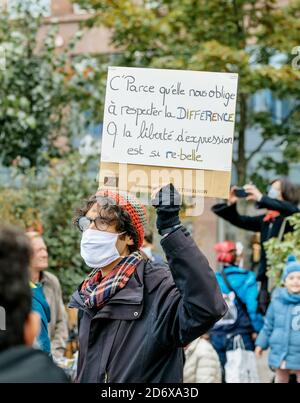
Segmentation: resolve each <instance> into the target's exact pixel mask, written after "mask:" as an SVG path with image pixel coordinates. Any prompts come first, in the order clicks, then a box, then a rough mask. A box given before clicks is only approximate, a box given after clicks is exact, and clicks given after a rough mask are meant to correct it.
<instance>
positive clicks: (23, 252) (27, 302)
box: [0, 226, 32, 351]
mask: <svg viewBox="0 0 300 403" xmlns="http://www.w3.org/2000/svg"><path fill="white" fill-rule="evenodd" d="M30 258H31V248H30V242H29V239H28V238H27V237H26V236H25V235H24V233H22V232H21V231H19V230H17V229H16V228H13V227H10V226H5V227H0V307H1V308H2V310H4V312H5V318H4V319H5V320H4V325H5V328H4V329H3V330H0V351H3V350H5V349H8V348H10V347H14V346H17V345H21V344H24V325H25V322H26V320H27V318H28V315H29V313H30V312H31V304H32V302H31V300H32V295H31V289H30V286H29V262H30Z"/></svg>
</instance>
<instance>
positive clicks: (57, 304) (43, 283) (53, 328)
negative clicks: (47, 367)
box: [27, 232, 68, 359]
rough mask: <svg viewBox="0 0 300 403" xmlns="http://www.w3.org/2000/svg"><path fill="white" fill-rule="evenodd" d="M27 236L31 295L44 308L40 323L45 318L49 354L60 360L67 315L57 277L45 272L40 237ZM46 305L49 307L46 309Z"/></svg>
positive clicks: (46, 254) (44, 260) (46, 258)
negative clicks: (29, 254)
mask: <svg viewBox="0 0 300 403" xmlns="http://www.w3.org/2000/svg"><path fill="white" fill-rule="evenodd" d="M27 236H28V237H29V239H30V242H31V247H32V250H33V256H32V259H31V263H30V274H31V284H32V286H33V288H32V291H33V295H34V296H37V297H38V298H39V300H38V303H39V304H40V305H42V307H43V308H44V309H43V311H44V315H42V319H43V321H42V323H43V324H44V323H45V316H46V318H47V319H48V322H49V324H48V325H47V328H48V332H49V337H50V341H51V354H52V356H53V358H54V359H60V358H62V357H63V356H64V352H65V347H66V342H67V340H68V324H67V314H66V311H65V307H64V304H63V299H62V291H61V286H60V283H59V281H58V279H57V277H56V276H55V275H54V274H52V273H50V272H48V271H47V270H46V269H47V268H48V252H47V247H46V244H45V242H44V240H43V238H42V236H41V235H40V234H39V233H37V232H27ZM46 305H47V306H48V305H49V306H48V308H47V306H46ZM40 307H41V306H40ZM43 329H44V325H43Z"/></svg>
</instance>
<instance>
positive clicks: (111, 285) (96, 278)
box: [80, 251, 143, 309]
mask: <svg viewBox="0 0 300 403" xmlns="http://www.w3.org/2000/svg"><path fill="white" fill-rule="evenodd" d="M142 259H143V257H142V255H141V254H140V252H139V251H137V252H133V253H132V254H131V255H129V256H126V257H124V259H122V260H121V262H120V263H118V264H117V266H116V267H114V268H113V269H112V271H111V272H110V273H109V274H107V276H105V277H103V276H102V273H101V270H99V269H95V270H93V271H92V273H91V274H90V275H89V276H88V278H87V279H86V280H85V281H84V282H83V283H82V286H81V290H80V295H81V298H82V300H83V301H84V304H85V306H86V307H87V308H98V309H100V308H102V307H103V306H104V305H105V304H106V302H107V301H108V300H110V298H111V297H113V296H114V295H115V294H116V293H117V292H118V291H119V290H121V289H122V288H124V287H125V286H126V284H127V283H128V281H129V279H130V277H131V276H132V274H133V273H134V272H135V270H136V268H137V266H138V265H139V263H140V262H141V261H142Z"/></svg>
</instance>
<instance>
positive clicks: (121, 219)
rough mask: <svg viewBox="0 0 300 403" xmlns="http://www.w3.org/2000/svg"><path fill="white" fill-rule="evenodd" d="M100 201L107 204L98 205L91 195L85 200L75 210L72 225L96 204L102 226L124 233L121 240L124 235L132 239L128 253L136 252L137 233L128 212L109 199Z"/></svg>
mask: <svg viewBox="0 0 300 403" xmlns="http://www.w3.org/2000/svg"><path fill="white" fill-rule="evenodd" d="M101 199H102V200H106V201H107V203H106V204H105V203H104V204H103V203H101V205H100V204H99V198H98V196H96V195H93V196H91V197H90V198H89V199H88V200H86V201H85V204H84V205H83V206H82V207H81V208H79V209H77V211H76V215H75V217H74V219H73V223H74V224H75V225H77V224H78V220H79V218H80V217H83V216H85V215H86V213H87V212H88V211H89V210H90V209H91V208H92V207H93V205H94V204H97V205H98V214H99V217H101V221H102V222H103V224H105V225H107V226H109V225H114V226H115V228H116V230H117V231H118V232H125V233H126V234H124V235H121V236H120V238H121V239H124V237H125V235H128V236H130V237H131V238H132V240H133V245H128V249H129V252H130V253H132V252H135V251H136V250H138V244H139V239H138V233H137V230H136V228H135V226H134V225H133V223H132V221H131V218H130V215H129V214H128V212H127V211H126V210H124V209H123V208H122V206H121V205H119V204H117V203H116V202H115V201H114V200H112V199H110V198H109V197H107V198H103V197H102V198H101Z"/></svg>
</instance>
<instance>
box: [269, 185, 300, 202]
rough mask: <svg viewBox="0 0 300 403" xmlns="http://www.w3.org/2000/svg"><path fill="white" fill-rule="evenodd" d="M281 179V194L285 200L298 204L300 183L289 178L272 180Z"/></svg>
mask: <svg viewBox="0 0 300 403" xmlns="http://www.w3.org/2000/svg"><path fill="white" fill-rule="evenodd" d="M277 181H279V182H280V186H281V194H282V198H283V200H285V201H287V202H290V203H292V204H295V205H296V206H297V205H298V204H299V201H300V189H299V185H295V184H293V183H292V182H291V181H290V180H289V179H288V178H277V179H274V180H273V181H272V182H271V185H273V183H275V182H277Z"/></svg>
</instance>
